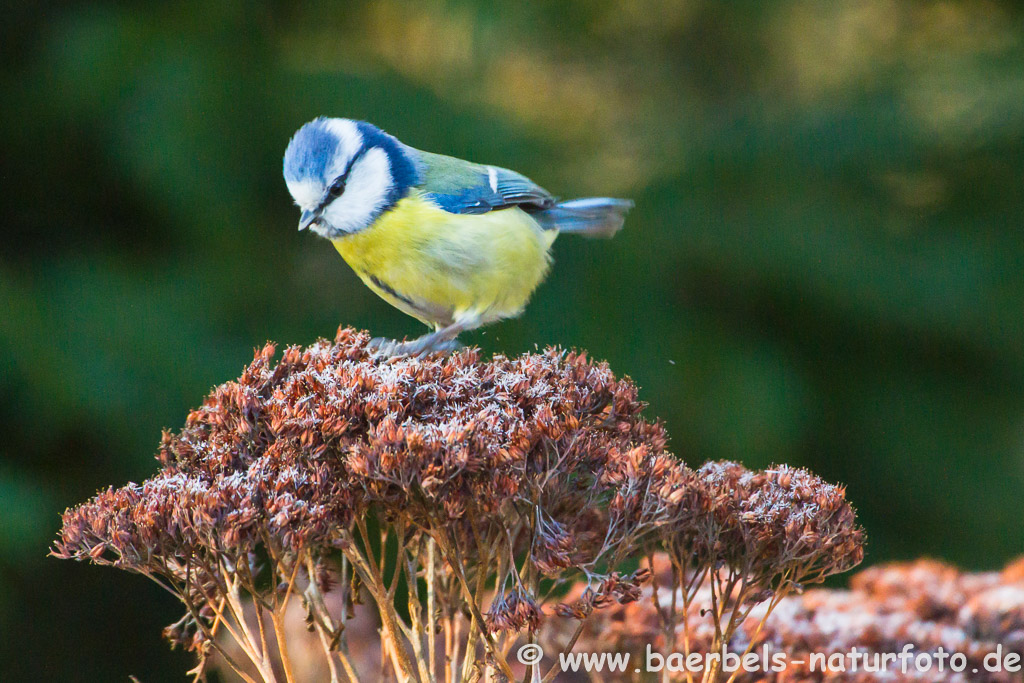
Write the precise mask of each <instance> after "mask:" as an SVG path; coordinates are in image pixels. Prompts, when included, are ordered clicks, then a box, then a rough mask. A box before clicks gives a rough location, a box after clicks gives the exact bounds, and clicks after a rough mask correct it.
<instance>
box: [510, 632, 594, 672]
mask: <svg viewBox="0 0 1024 683" xmlns="http://www.w3.org/2000/svg"><path fill="white" fill-rule="evenodd" d="M586 623H587V622H586V619H580V623H579V624H577V625H576V630H575V631H573V633H572V637H571V638H569V642H568V643H566V644H565V647H563V648H562V652H561V655H566V654H568V653H570V652H572V649H573V648H574V647H575V646H576V641H577V640H579V639H580V634H581V633H583V627H584V626H586ZM561 655H560V656H559V659H561ZM534 666H538V667H539V666H540V664H539V663H538V664H535V665H534ZM559 671H560V669H559V667H558V662H557V661H556V662H555V663H554V664H552V665H551V668H550V669H548V672H547V673H546V674H544V678H542V679H541V683H549V681H553V680H554V678H555V676H557V675H558V673H559ZM527 673H529V672H527ZM525 681H526V679H525V678H523V682H524V683H525Z"/></svg>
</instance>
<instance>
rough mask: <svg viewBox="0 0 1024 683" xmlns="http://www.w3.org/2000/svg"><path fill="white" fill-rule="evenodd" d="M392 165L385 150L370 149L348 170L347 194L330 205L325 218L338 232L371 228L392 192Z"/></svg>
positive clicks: (324, 215)
mask: <svg viewBox="0 0 1024 683" xmlns="http://www.w3.org/2000/svg"><path fill="white" fill-rule="evenodd" d="M391 187H392V181H391V164H390V163H389V162H388V155H387V154H386V153H385V152H384V150H382V149H379V148H374V149H371V150H370V151H368V152H367V153H366V154H364V155H363V156H362V158H360V159H359V160H358V161H356V163H355V166H353V167H352V170H351V171H349V174H348V180H347V182H346V183H345V193H344V194H343V195H341V196H340V197H338V198H337V199H335V200H334V201H332V202H331V203H330V204H328V205H327V208H326V209H325V210H324V214H323V218H324V220H325V221H326V222H327V223H328V224H329V226H330V227H331V228H333V229H334V230H335V231H337V232H343V233H353V232H358V231H360V230H363V229H364V228H367V227H369V225H370V222H371V221H372V220H373V218H374V217H375V216H376V214H377V213H378V211H380V209H381V208H383V207H384V204H385V203H386V202H387V199H388V195H389V194H390V192H391Z"/></svg>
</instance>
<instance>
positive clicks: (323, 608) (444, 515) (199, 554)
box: [54, 329, 863, 683]
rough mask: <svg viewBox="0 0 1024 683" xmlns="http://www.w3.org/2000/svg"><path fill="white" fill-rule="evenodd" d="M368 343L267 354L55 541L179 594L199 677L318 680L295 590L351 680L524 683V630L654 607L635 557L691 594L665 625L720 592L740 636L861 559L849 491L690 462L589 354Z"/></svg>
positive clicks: (785, 475)
mask: <svg viewBox="0 0 1024 683" xmlns="http://www.w3.org/2000/svg"><path fill="white" fill-rule="evenodd" d="M368 341H369V337H368V335H366V334H365V333H361V332H356V331H353V330H351V329H341V330H339V332H338V335H337V337H336V338H335V340H334V341H333V343H331V342H327V341H321V342H319V343H317V344H314V345H313V346H310V347H308V348H299V347H290V348H288V349H286V350H285V352H284V354H283V356H282V357H281V358H280V360H279V361H278V362H277V363H274V362H273V357H274V347H273V346H271V345H268V346H267V347H265V348H264V349H262V350H261V351H259V352H257V354H256V357H255V359H254V361H253V362H252V364H251V365H249V367H247V368H246V369H245V371H244V372H243V373H242V376H241V377H240V378H239V379H238V381H236V382H228V383H225V384H223V385H221V386H219V387H217V388H215V389H214V390H213V392H212V393H211V394H210V396H209V397H208V398H207V399H206V401H205V402H204V403H203V405H202V407H200V408H199V409H197V410H194V411H192V413H190V414H189V416H188V419H187V421H186V424H185V427H184V428H183V429H182V430H181V431H180V432H177V433H165V434H164V437H163V440H162V443H161V447H160V452H159V454H158V459H159V461H160V463H161V465H162V469H161V471H160V472H159V473H158V474H156V475H155V476H154V477H152V478H150V479H148V480H147V481H145V482H143V483H142V484H128V485H126V486H122V487H120V488H117V489H113V488H112V489H109V490H107V491H104V492H101V493H99V494H98V495H97V496H96V497H95V498H93V499H92V500H91V501H89V502H87V503H85V504H83V505H80V506H78V507H76V508H74V509H71V510H68V511H67V512H66V513H65V515H64V525H63V529H62V531H61V534H60V537H59V539H58V540H57V542H56V544H55V549H54V553H55V555H57V556H59V557H62V558H74V559H80V560H90V561H92V562H95V563H98V564H106V565H111V566H115V567H119V568H121V569H126V570H129V571H133V572H136V573H139V574H142V575H145V576H147V577H149V578H151V579H153V580H155V581H157V582H159V583H160V584H161V585H163V586H164V587H166V588H167V589H168V590H170V591H171V592H172V593H174V594H175V595H177V596H178V597H179V598H180V599H181V600H182V602H183V603H184V604H185V606H186V609H187V612H186V614H185V616H184V617H183V618H182V620H181V621H179V622H178V623H176V624H174V625H172V626H171V627H168V629H167V630H166V635H167V636H168V638H170V639H171V641H172V642H173V643H177V644H181V645H183V646H185V647H187V648H189V649H191V650H193V651H195V652H196V653H197V654H198V655H199V657H200V663H199V665H198V666H197V668H196V669H195V670H194V673H195V675H196V677H197V679H199V678H202V677H203V676H204V675H205V666H204V664H205V662H206V656H207V655H208V654H209V653H211V651H212V650H214V649H216V650H217V651H218V652H219V654H220V655H221V656H222V657H223V658H224V660H225V661H227V662H228V664H229V665H230V666H231V667H232V668H233V669H235V671H236V672H237V673H238V675H239V676H241V677H242V678H243V679H245V680H247V681H256V680H264V681H277V680H282V679H283V680H287V681H289V682H291V681H296V680H300V679H297V678H296V668H295V666H293V664H292V661H291V658H290V657H289V653H288V637H287V633H286V631H285V628H284V619H283V615H284V614H285V612H286V610H287V607H288V604H289V601H291V600H298V601H300V602H301V604H302V606H303V607H304V609H305V611H306V614H307V622H308V625H309V628H310V629H311V630H312V631H314V632H315V633H316V634H317V636H318V637H319V640H320V642H321V644H322V646H323V651H324V655H325V658H326V661H327V664H328V666H329V669H330V674H331V678H332V680H335V681H341V680H358V679H360V678H362V679H363V680H376V679H378V678H381V677H384V678H395V679H398V680H417V681H423V682H424V683H426V682H427V681H435V680H441V679H443V680H445V681H450V680H461V681H470V680H476V679H477V678H479V677H481V676H484V675H489V676H492V677H494V678H496V679H498V680H500V679H503V678H511V677H513V676H514V675H515V674H516V673H518V671H515V672H514V671H513V669H514V668H516V666H515V664H514V662H512V661H511V658H510V657H509V654H510V650H511V648H512V647H513V645H514V644H515V643H516V641H517V639H518V638H519V637H520V633H523V634H524V636H525V637H528V638H534V637H536V635H537V633H538V631H539V629H540V628H541V625H542V623H543V622H544V621H545V619H546V618H547V617H548V616H550V615H551V614H553V613H557V614H559V615H561V616H563V617H568V618H571V619H574V620H576V622H577V623H578V626H577V627H576V629H575V631H574V633H575V635H574V636H572V637H570V639H569V640H570V641H572V640H575V638H576V637H578V636H579V635H580V634H581V633H582V632H583V628H584V626H585V624H586V623H588V619H590V617H591V615H592V613H594V612H595V611H596V610H600V609H601V608H604V607H608V606H611V605H622V604H628V603H630V602H633V601H636V600H637V599H638V598H640V597H641V585H642V584H643V583H644V582H645V581H646V580H647V579H648V578H649V576H650V571H649V570H648V569H647V568H641V569H639V570H632V571H631V570H629V569H628V567H630V566H632V567H635V566H636V565H635V562H634V563H633V564H632V565H629V562H630V561H631V560H635V559H636V558H638V557H644V556H648V555H649V554H650V553H651V552H653V550H654V549H656V548H664V549H665V550H666V551H667V552H668V553H669V556H670V557H671V558H672V566H673V567H674V568H675V570H674V571H673V572H672V573H671V575H672V578H671V580H673V581H675V582H676V585H677V586H678V588H679V589H680V593H681V594H682V595H683V600H682V603H683V604H681V605H675V604H673V605H671V609H668V608H666V609H663V610H661V616H660V620H661V628H662V631H663V632H667V629H672V628H674V626H673V624H675V623H687V613H688V609H689V603H690V602H692V600H691V599H690V598H688V597H686V596H687V595H690V594H692V591H693V590H695V589H699V588H700V587H701V586H703V585H704V584H705V583H707V582H710V585H711V586H712V592H713V595H714V596H717V600H718V601H719V603H720V604H719V605H718V606H717V607H716V610H715V611H714V613H713V614H711V615H710V616H709V617H708V619H709V620H710V621H714V622H715V624H716V626H715V630H716V632H717V633H719V637H720V638H726V639H727V638H728V637H730V636H731V634H732V632H733V630H734V629H735V628H736V626H737V624H738V622H736V621H735V618H734V616H735V617H736V618H738V616H739V615H740V613H742V612H746V611H749V609H750V608H751V607H753V606H754V605H756V604H758V603H764V602H765V601H767V605H768V611H770V610H771V609H772V608H774V606H775V605H776V604H777V603H778V600H779V599H781V597H782V596H784V595H785V594H787V593H789V592H791V591H793V590H796V589H799V587H800V585H801V584H804V583H811V582H815V581H819V580H821V579H822V578H823V577H825V576H827V575H829V574H831V573H835V572H838V571H844V570H846V569H848V568H849V567H851V566H853V565H855V564H856V563H858V562H859V561H860V559H861V557H862V544H863V535H862V531H861V530H860V529H859V527H857V526H856V524H855V522H854V514H853V510H852V508H851V507H850V506H849V504H848V503H847V502H846V501H845V497H844V492H843V490H842V489H841V488H838V487H834V486H831V485H828V484H826V483H824V482H822V481H821V480H819V479H818V478H817V477H814V476H813V475H811V474H809V473H807V472H805V471H802V470H792V469H789V468H785V467H780V468H775V469H771V470H767V471H765V472H749V471H747V470H745V469H744V468H743V467H742V466H740V465H737V464H734V463H715V464H708V465H705V466H704V467H703V468H701V469H699V470H697V471H692V470H690V469H689V468H687V467H686V465H685V464H683V463H682V462H681V461H679V460H677V459H675V458H674V457H673V456H672V455H671V454H669V453H668V452H667V451H666V450H665V444H666V437H665V433H664V430H663V429H662V427H661V426H660V425H659V424H658V423H655V422H649V421H647V420H645V419H644V418H643V417H642V416H641V410H642V408H643V404H642V403H641V402H640V401H639V400H638V398H637V390H636V387H635V385H633V384H632V382H630V381H629V380H628V379H617V378H616V377H615V376H614V375H613V374H612V373H611V371H610V370H609V369H608V367H607V366H606V365H604V364H599V363H593V362H591V361H590V360H588V359H587V358H586V356H585V355H583V354H578V353H566V352H563V351H559V350H555V349H549V350H547V351H545V352H544V353H537V354H526V355H523V356H520V357H518V358H511V359H510V358H506V357H502V356H496V357H495V358H493V359H492V360H489V361H481V360H480V359H479V356H478V353H477V352H475V351H473V350H467V351H463V352H461V353H459V354H456V355H453V356H450V357H437V356H435V357H429V358H423V359H416V358H391V359H378V358H374V357H372V356H371V355H370V351H369V350H368V349H367V342H368ZM723 568H724V569H723ZM724 575H728V577H731V578H724V579H723V578H722V577H723V576H724ZM730 582H733V583H730ZM572 585H578V586H579V588H578V590H575V592H573V593H572V595H571V596H569V597H567V596H566V594H567V592H569V591H570V590H571V586H572ZM695 586H696V588H694V587H695ZM325 597H330V599H329V600H328V599H325ZM364 603H365V604H364ZM338 604H341V605H343V608H341V609H339V608H338V607H337V605H338ZM328 605H333V606H334V607H333V608H332V607H329V606H328ZM719 608H720V609H719ZM365 609H371V610H373V611H374V612H375V613H376V615H377V617H378V618H379V621H380V624H381V634H382V640H381V652H382V656H383V660H384V661H383V662H382V668H381V669H380V670H378V671H376V672H373V673H370V674H367V673H366V672H361V671H359V670H357V667H356V666H354V665H353V663H352V658H350V657H349V655H348V643H347V638H346V634H345V623H346V621H347V620H350V619H351V618H352V617H353V615H354V614H355V613H356V612H357V611H358V610H365ZM253 612H254V613H255V617H254V619H246V618H245V614H252V613H253ZM691 616H692V615H691ZM226 639H227V640H230V641H231V642H232V646H231V647H225V646H224V642H225V640H226ZM565 647H567V648H571V647H572V642H567V643H565ZM239 653H241V655H244V656H240V655H239ZM553 673H554V672H553V671H549V672H548V673H547V674H546V675H545V676H544V677H543V678H545V679H547V680H550V679H551V676H552V675H553ZM533 675H534V677H535V678H537V679H540V678H541V676H540V672H539V671H538V672H535V673H534V674H533Z"/></svg>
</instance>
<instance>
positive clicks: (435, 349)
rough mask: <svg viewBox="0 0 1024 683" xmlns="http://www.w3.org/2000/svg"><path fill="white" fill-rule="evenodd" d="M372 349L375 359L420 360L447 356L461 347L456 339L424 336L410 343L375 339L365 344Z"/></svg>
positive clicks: (381, 338) (380, 338)
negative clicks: (438, 354)
mask: <svg viewBox="0 0 1024 683" xmlns="http://www.w3.org/2000/svg"><path fill="white" fill-rule="evenodd" d="M367 346H368V348H370V349H373V351H374V353H373V355H374V357H376V358H393V357H399V356H416V357H417V358H422V357H423V356H428V355H430V354H432V353H443V354H449V353H452V352H454V351H457V350H458V349H461V348H462V347H463V345H462V344H460V343H459V341H458V340H457V339H438V338H436V337H433V335H429V334H428V335H425V336H423V337H420V338H419V339H413V340H412V341H406V342H400V341H398V340H396V339H387V338H385V337H375V338H373V339H371V340H370V343H369V344H367Z"/></svg>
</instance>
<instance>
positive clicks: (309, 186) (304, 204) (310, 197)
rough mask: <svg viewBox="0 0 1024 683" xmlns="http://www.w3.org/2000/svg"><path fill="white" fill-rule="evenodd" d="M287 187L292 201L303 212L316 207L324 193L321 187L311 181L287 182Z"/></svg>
mask: <svg viewBox="0 0 1024 683" xmlns="http://www.w3.org/2000/svg"><path fill="white" fill-rule="evenodd" d="M287 185H288V192H289V193H290V194H291V196H292V199H294V200H295V203H296V204H297V205H298V206H299V208H300V209H303V210H308V209H311V208H313V207H314V206H316V205H317V203H318V202H319V201H320V197H321V196H323V193H324V188H323V185H321V184H320V183H318V182H316V181H313V180H289V181H287Z"/></svg>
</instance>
